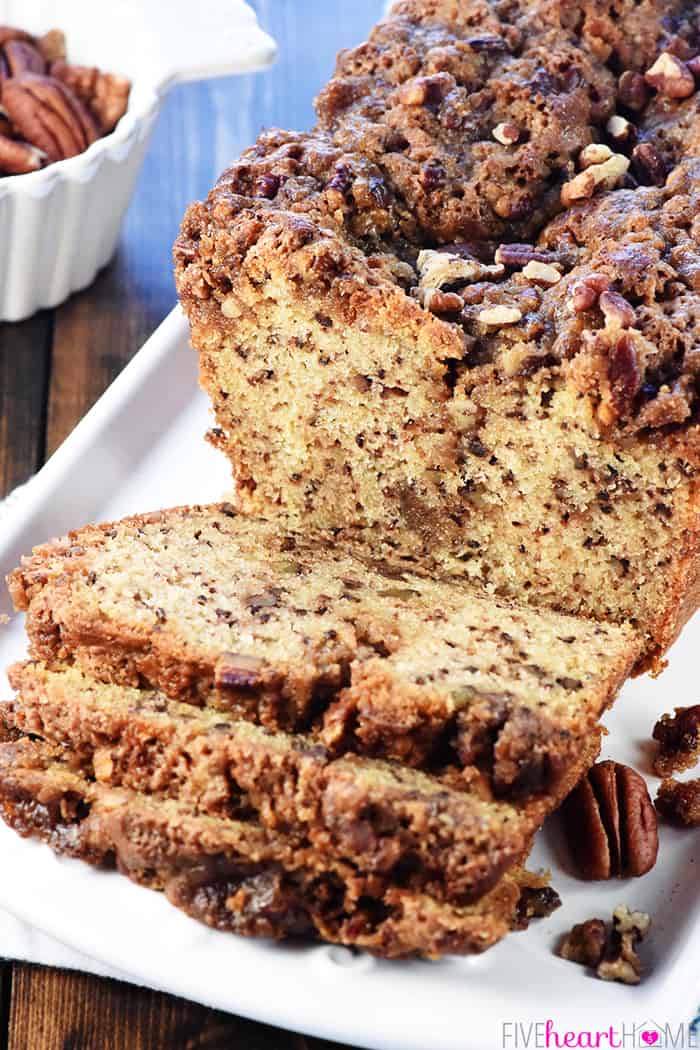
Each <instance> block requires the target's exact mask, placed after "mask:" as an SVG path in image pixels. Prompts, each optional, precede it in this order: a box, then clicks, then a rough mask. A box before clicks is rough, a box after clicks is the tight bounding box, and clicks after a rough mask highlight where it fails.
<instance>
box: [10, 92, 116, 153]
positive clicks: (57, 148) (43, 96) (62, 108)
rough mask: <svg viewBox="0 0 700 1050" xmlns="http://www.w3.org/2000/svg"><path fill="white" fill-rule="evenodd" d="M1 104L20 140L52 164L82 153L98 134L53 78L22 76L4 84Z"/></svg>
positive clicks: (87, 115) (76, 102)
mask: <svg viewBox="0 0 700 1050" xmlns="http://www.w3.org/2000/svg"><path fill="white" fill-rule="evenodd" d="M2 104H3V106H4V108H5V110H6V112H7V115H8V116H9V118H10V120H11V121H12V123H13V124H14V126H15V128H16V129H17V131H18V132H19V134H20V135H21V136H22V138H24V139H26V141H27V142H30V143H31V144H32V145H33V146H36V147H38V149H40V150H42V151H43V152H44V153H45V154H46V156H47V157H48V159H49V160H50V161H52V162H53V161H57V160H64V159H65V158H66V157H74V156H76V155H77V154H78V153H82V152H83V150H85V149H87V147H88V146H89V145H90V144H91V143H92V142H94V141H95V139H97V137H98V134H99V133H98V130H97V128H96V126H95V122H94V120H93V119H92V117H91V115H90V113H89V112H88V111H87V109H86V108H85V106H84V105H83V104H82V102H80V101H79V100H78V99H77V98H76V97H75V95H74V94H73V92H72V91H70V90H69V89H68V88H67V87H66V86H65V84H62V83H61V81H60V80H56V79H55V78H53V77H46V76H39V75H37V74H34V73H25V74H24V75H23V76H20V77H14V78H13V79H12V80H6V81H4V83H3V85H2Z"/></svg>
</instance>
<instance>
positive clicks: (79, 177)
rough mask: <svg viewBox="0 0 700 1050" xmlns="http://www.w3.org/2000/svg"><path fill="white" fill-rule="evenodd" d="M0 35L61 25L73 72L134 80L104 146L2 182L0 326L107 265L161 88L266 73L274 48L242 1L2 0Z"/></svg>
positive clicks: (81, 284)
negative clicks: (104, 0) (0, 29)
mask: <svg viewBox="0 0 700 1050" xmlns="http://www.w3.org/2000/svg"><path fill="white" fill-rule="evenodd" d="M0 25H16V26H19V27H20V28H22V29H26V30H28V31H29V32H34V33H37V34H41V33H44V32H46V31H47V30H48V29H51V28H53V27H54V26H58V27H59V28H61V29H63V30H64V32H65V34H66V38H67V43H68V58H69V61H72V62H75V63H77V64H81V65H82V64H84V65H91V66H99V67H100V68H102V69H104V70H106V71H109V72H114V73H120V74H123V75H126V76H128V77H130V79H131V80H132V89H131V95H130V98H129V107H128V110H127V112H126V113H125V115H124V116H123V117H122V119H121V120H120V121H119V124H118V125H117V127H116V128H115V130H114V131H113V132H112V133H111V134H110V135H106V136H105V137H104V138H101V139H98V140H97V142H94V143H93V144H92V145H91V146H90V148H89V149H87V150H86V151H85V152H84V153H81V154H80V155H79V156H77V157H71V158H69V159H68V160H64V161H59V162H58V163H56V164H51V165H49V166H48V167H46V168H44V169H42V170H41V171H37V172H32V173H31V174H28V175H12V176H6V177H0V243H1V244H2V252H0V321H20V320H23V319H24V318H26V317H29V316H30V315H31V314H33V313H35V312H36V311H37V310H40V309H44V308H50V307H54V306H57V305H58V304H59V303H61V302H63V301H64V300H65V299H67V298H68V296H69V295H71V294H72V293H73V292H77V291H80V290H81V289H83V288H86V287H87V286H88V285H89V284H90V283H91V282H92V281H93V280H94V279H95V276H96V275H97V273H98V271H99V270H100V269H102V267H104V266H106V265H107V263H108V262H109V261H110V259H111V258H112V256H113V254H114V252H115V250H116V247H117V241H118V239H119V231H120V228H121V224H122V220H123V218H124V214H125V212H126V209H127V207H128V205H129V201H130V200H131V195H132V192H133V189H134V186H135V183H136V179H137V177H138V174H139V171H140V169H141V165H142V163H143V159H144V157H145V154H146V150H147V149H148V145H149V142H150V139H151V135H152V133H153V129H154V127H155V123H156V119H157V117H158V114H159V112H160V107H161V104H162V102H163V99H164V97H165V95H166V93H167V91H168V90H169V88H170V87H171V86H172V85H173V84H174V83H176V82H178V81H182V80H193V79H199V78H201V77H207V76H219V75H223V74H230V73H242V72H252V71H254V70H257V69H262V68H264V67H265V66H267V65H269V64H270V63H271V62H272V61H273V60H274V58H275V54H276V48H275V44H274V42H273V41H272V39H271V38H270V37H269V36H268V35H267V34H266V33H264V32H263V31H262V30H261V29H260V27H259V26H258V23H257V20H256V17H255V14H254V12H253V11H252V10H251V9H250V8H249V7H248V5H247V4H245V3H243V2H242V0H201V2H200V3H199V4H197V5H192V4H191V2H190V3H188V2H185V0H169V3H168V4H167V6H166V5H163V4H160V3H153V0H111V2H110V3H109V4H98V3H95V2H94V0H63V2H62V3H61V4H60V6H59V5H57V4H56V3H55V0H0Z"/></svg>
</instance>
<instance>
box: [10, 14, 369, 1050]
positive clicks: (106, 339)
mask: <svg viewBox="0 0 700 1050" xmlns="http://www.w3.org/2000/svg"><path fill="white" fill-rule="evenodd" d="M253 6H254V7H255V8H256V10H257V11H258V15H259V18H260V21H261V23H262V24H263V26H264V27H265V28H266V29H267V30H269V31H270V32H271V33H272V34H273V35H274V36H275V37H276V39H277V41H278V43H279V45H280V58H279V61H278V63H277V65H276V66H275V67H274V68H273V69H272V70H270V71H268V72H266V73H263V74H257V75H252V76H244V77H232V78H226V79H222V80H218V81H209V82H206V83H200V84H188V85H183V86H181V87H178V88H176V89H175V90H174V91H173V92H172V94H171V95H170V96H169V98H168V99H167V101H166V104H165V106H164V109H163V112H162V114H161V117H160V121H159V124H158V128H157V130H156V134H155V138H154V141H153V143H152V145H151V149H150V152H149V155H148V157H147V160H146V163H145V166H144V170H143V173H142V175H141V178H140V181H139V184H138V187H137V190H136V194H135V197H134V200H133V202H132V205H131V208H130V210H129V213H128V215H127V219H126V223H125V226H124V229H123V233H122V238H121V243H120V246H119V249H118V252H117V255H116V257H115V259H114V261H113V262H112V264H111V265H110V266H109V267H107V269H106V270H104V271H103V272H102V274H100V275H99V276H98V278H97V280H96V281H95V283H94V284H93V285H92V287H91V288H89V289H88V290H87V291H85V292H82V293H81V294H79V295H76V296H74V297H73V298H72V299H70V300H69V301H68V302H67V303H65V304H64V305H63V306H61V307H59V308H58V309H56V310H52V311H45V312H43V313H40V314H37V315H36V316H35V317H32V318H31V319H30V320H28V321H24V322H22V323H21V324H14V325H10V324H4V325H0V487H1V489H2V494H4V493H7V492H9V491H10V490H11V489H12V488H13V487H14V486H15V485H17V484H19V483H20V482H22V481H24V480H26V479H27V478H28V477H29V476H30V475H31V474H33V473H34V472H35V471H36V470H38V469H39V467H41V465H42V464H43V463H44V461H45V460H46V459H47V458H48V457H49V456H50V455H51V453H52V452H53V451H54V450H55V449H56V448H57V447H58V445H60V444H61V442H62V441H63V440H64V438H65V437H66V436H67V435H68V434H69V433H70V432H71V430H72V429H73V427H74V426H75V424H76V423H77V422H78V420H79V419H80V418H81V417H82V416H83V415H84V414H85V412H86V411H87V410H88V409H89V408H90V406H91V405H92V403H93V402H94V401H95V400H96V399H97V398H98V397H99V396H100V394H101V393H102V392H103V391H104V390H105V388H106V387H107V386H108V385H109V384H110V383H111V382H112V380H113V379H114V378H115V376H116V375H117V374H118V373H119V372H120V371H121V369H122V368H123V367H124V365H125V364H126V363H127V362H128V360H129V359H130V358H131V357H132V355H133V354H135V353H136V351H137V350H138V349H139V347H140V346H141V345H142V343H143V342H144V340H145V339H146V338H147V336H149V335H150V334H151V332H152V331H153V330H154V329H155V328H156V327H157V325H158V324H159V323H160V322H161V321H162V320H163V318H164V317H165V315H166V314H167V313H168V312H169V310H171V308H172V307H173V306H174V305H175V290H174V285H173V279H172V264H171V246H172V242H173V240H174V237H175V234H176V231H177V228H178V224H179V222H180V219H181V217H182V214H183V212H184V210H185V207H186V205H187V204H188V202H189V201H190V200H193V199H195V198H201V197H202V196H204V195H205V194H206V193H207V191H208V189H209V188H210V186H211V185H212V183H213V181H214V179H215V178H216V176H217V174H218V172H219V171H220V170H221V169H222V168H223V167H224V166H225V165H226V163H227V161H229V160H231V159H232V158H233V157H234V156H235V155H236V154H237V153H238V152H239V151H240V150H241V149H242V148H243V147H244V146H246V145H248V144H249V143H250V142H251V141H252V140H253V139H254V138H255V136H256V135H257V133H258V131H259V130H260V128H261V127H263V126H271V125H279V126H281V127H291V128H307V127H309V126H310V125H311V124H312V123H313V109H312V99H313V97H314V95H315V93H316V92H317V91H318V89H319V88H320V87H321V86H322V84H323V83H324V82H325V81H326V80H327V78H328V76H329V75H330V73H331V70H332V68H333V60H334V56H335V53H336V51H337V50H338V49H339V48H341V47H346V46H350V45H351V44H354V43H359V42H360V41H361V40H362V39H364V37H365V36H366V35H367V31H368V30H369V28H370V26H371V25H372V24H373V23H374V22H375V21H376V20H377V18H378V17H379V15H380V13H381V10H382V7H383V4H382V0H257V2H256V0H253ZM76 250H79V245H76ZM76 524H79V523H78V522H76ZM1 877H2V875H1V874H0V878H1ZM1 954H2V945H0V955H1ZM182 964H183V966H187V960H186V959H183V960H182ZM231 980H232V981H235V980H236V975H235V973H232V974H231ZM269 991H270V997H271V998H272V997H274V995H275V989H274V988H270V990H269ZM310 991H311V994H312V990H310ZM348 1008H350V1004H348ZM331 1047H332V1044H330V1043H327V1042H323V1041H321V1040H318V1039H312V1038H309V1037H304V1036H302V1035H298V1034H295V1033H292V1032H283V1031H281V1030H279V1029H275V1028H271V1027H269V1026H266V1025H263V1024H257V1023H255V1022H252V1021H247V1020H243V1019H241V1018H236V1017H231V1016H229V1015H226V1014H222V1013H218V1012H215V1011H213V1010H208V1009H205V1008H204V1007H202V1006H198V1005H195V1004H193V1003H188V1002H185V1001H184V1000H180V999H175V998H172V997H169V996H166V995H160V994H156V993H155V992H148V991H145V990H143V989H137V988H134V987H131V986H130V985H126V984H119V983H117V982H115V981H107V980H101V979H98V978H96V977H89V976H86V975H83V974H76V973H71V972H64V971H58V970H49V969H46V968H43V967H38V966H29V965H24V964H19V963H12V962H9V961H8V962H0V1050H7V1048H9V1050H195V1048H206V1050H218V1048H221V1050H224V1048H226V1050H331ZM336 1050H339V1048H337V1047H336Z"/></svg>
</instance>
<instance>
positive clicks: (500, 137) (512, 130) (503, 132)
mask: <svg viewBox="0 0 700 1050" xmlns="http://www.w3.org/2000/svg"><path fill="white" fill-rule="evenodd" d="M491 134H492V135H493V137H494V138H495V140H496V142H500V143H501V144H502V145H503V146H514V145H515V143H516V142H517V141H518V139H519V138H520V128H519V127H518V125H517V124H512V123H510V121H503V122H502V123H501V124H497V125H496V127H495V128H494V129H493V131H492V132H491Z"/></svg>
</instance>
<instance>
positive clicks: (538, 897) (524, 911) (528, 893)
mask: <svg viewBox="0 0 700 1050" xmlns="http://www.w3.org/2000/svg"><path fill="white" fill-rule="evenodd" d="M557 908H561V897H560V896H559V894H558V893H557V891H556V890H555V889H553V888H552V887H551V886H523V888H522V889H521V891H520V897H519V899H518V904H517V907H516V911H515V924H514V925H515V928H516V929H518V930H525V929H527V927H528V925H529V923H530V920H531V919H546V918H547V917H548V916H550V915H551V914H552V912H555V911H556V910H557Z"/></svg>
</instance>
